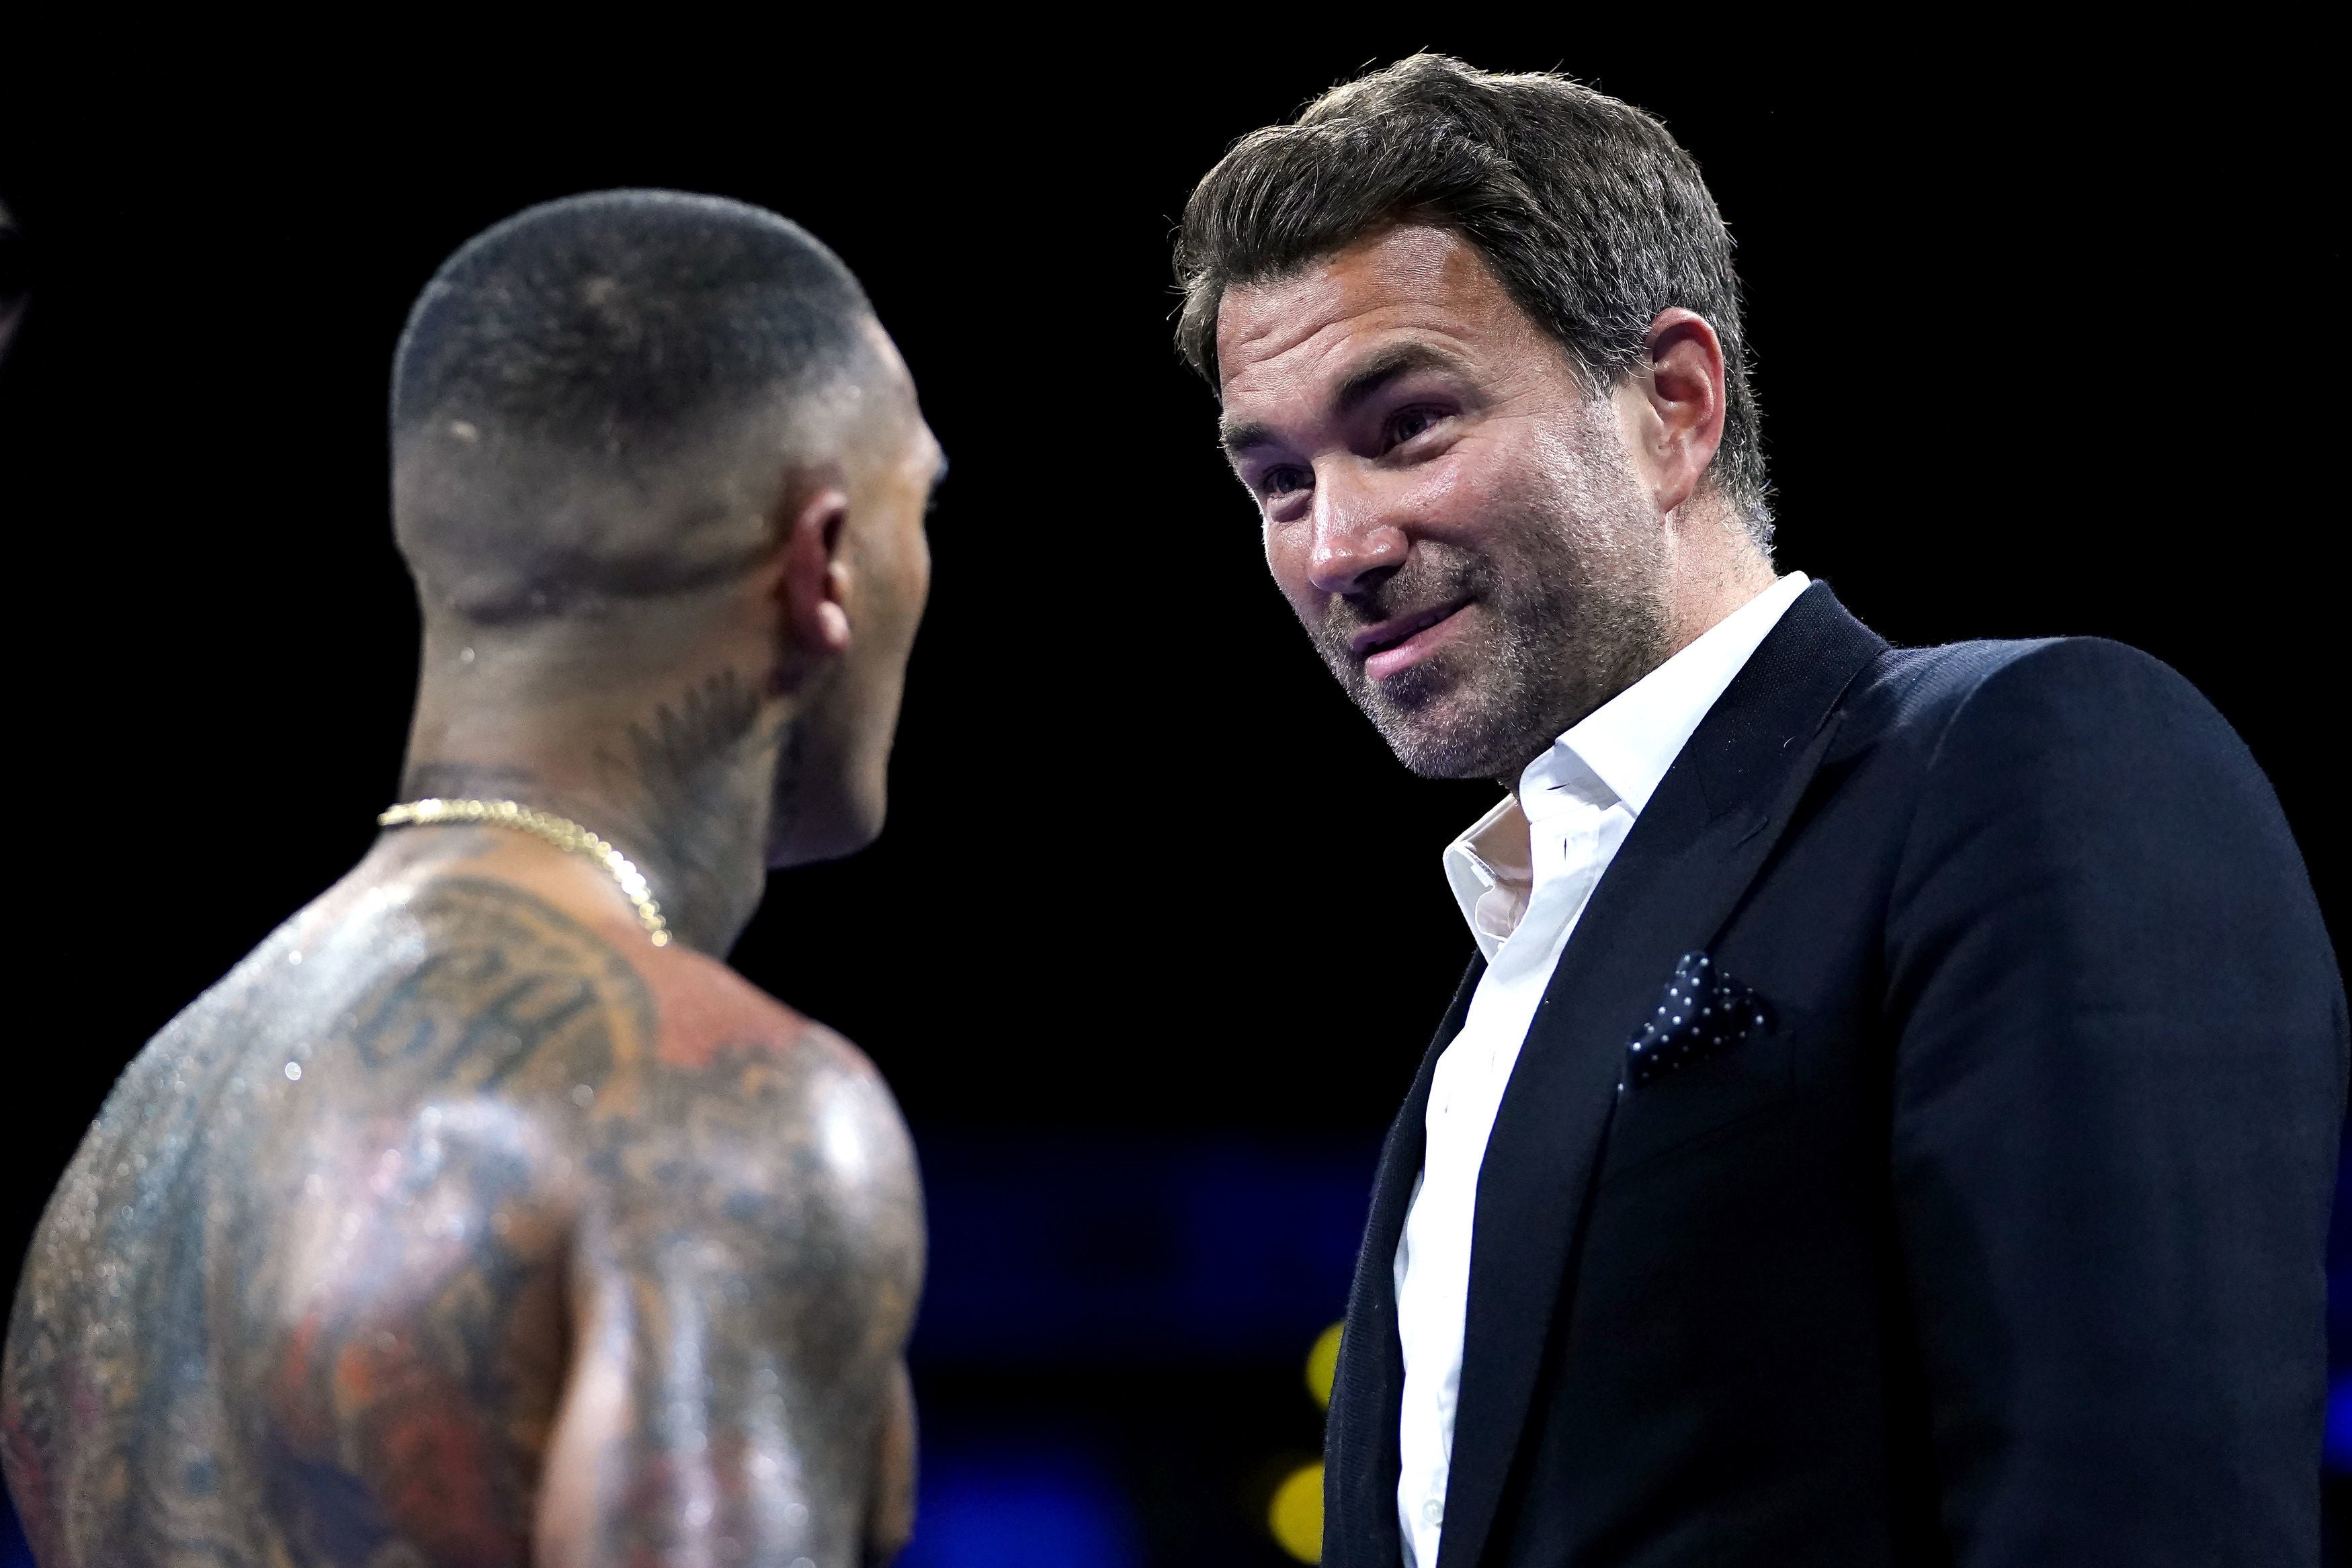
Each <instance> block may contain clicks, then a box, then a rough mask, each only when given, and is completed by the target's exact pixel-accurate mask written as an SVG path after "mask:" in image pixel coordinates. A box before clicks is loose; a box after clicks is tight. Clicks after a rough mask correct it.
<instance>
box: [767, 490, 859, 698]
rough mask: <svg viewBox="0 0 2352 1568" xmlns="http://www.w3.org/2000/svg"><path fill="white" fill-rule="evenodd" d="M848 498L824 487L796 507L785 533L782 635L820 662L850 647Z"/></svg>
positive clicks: (781, 582)
mask: <svg viewBox="0 0 2352 1568" xmlns="http://www.w3.org/2000/svg"><path fill="white" fill-rule="evenodd" d="M848 524H849V497H848V495H847V494H846V493H845V491H843V490H842V488H841V487H840V486H837V485H825V486H819V487H818V488H817V489H815V490H814V491H812V492H810V494H809V495H808V497H806V498H805V499H803V501H802V502H801V504H800V505H799V507H796V508H795V509H794V510H793V514H792V517H791V519H790V520H789V521H788V522H787V523H786V525H785V528H784V549H783V572H782V578H781V580H780V581H779V582H778V584H777V586H778V589H779V591H781V593H782V598H783V601H784V618H785V622H786V627H785V632H784V634H785V635H786V636H787V637H789V638H791V639H792V641H793V646H795V647H797V648H798V649H800V651H801V652H803V653H807V654H809V655H810V656H812V657H814V658H818V659H826V658H832V657H834V656H835V655H837V654H839V653H843V652H844V651H845V650H846V649H847V648H848V646H849V607H848V602H847V601H848V597H849V569H848V567H846V566H845V565H844V564H843V561H842V540H843V535H844V534H845V531H846V530H847V528H848Z"/></svg>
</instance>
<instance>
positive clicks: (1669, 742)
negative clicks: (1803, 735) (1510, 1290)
mask: <svg viewBox="0 0 2352 1568" xmlns="http://www.w3.org/2000/svg"><path fill="white" fill-rule="evenodd" d="M1809 582H1810V579H1808V578H1807V577H1806V576H1805V574H1804V573H1803V572H1801V571H1799V572H1791V573H1790V574H1789V575H1788V576H1786V577H1784V578H1781V579H1780V580H1779V581H1777V582H1775V583H1774V584H1773V585H1772V586H1771V587H1770V588H1768V589H1766V590H1765V591H1763V592H1762V593H1759V594H1758V595H1757V596H1756V597H1755V598H1754V599H1751V600H1749V601H1748V602H1747V603H1746V604H1744V605H1742V606H1740V607H1739V608H1738V610H1735V611H1733V612H1731V613H1730V614H1729V615H1727V616H1726V617H1725V618H1724V619H1723V620H1722V621H1720V622H1717V623H1716V624H1715V625H1714V626H1713V627H1711V628H1709V629H1708V630H1707V631H1706V632H1704V633H1703V634H1702V635H1700V636H1699V637H1698V638H1697V639H1696V641H1694V642H1693V643H1691V644H1690V646H1688V647H1686V648H1685V649H1683V650H1682V652H1680V653H1676V654H1675V656H1674V657H1673V658H1671V659H1668V660H1667V661H1666V662H1665V663H1664V664H1661V665H1659V666H1658V667H1657V668H1656V669H1654V670H1653V671H1651V672H1650V673H1649V674H1646V675H1644V676H1643V677H1642V678H1641V679H1640V680H1638V681H1636V682H1634V683H1633V685H1630V686H1628V687H1626V688H1625V689H1624V690H1623V691H1622V692H1620V693H1619V694H1618V695H1616V696H1614V697H1612V698H1611V699H1610V700H1609V701H1608V702H1606V703H1604V704H1602V705H1601V706H1600V707H1598V708H1595V709H1594V710H1593V711H1592V712H1591V714H1590V715H1589V716H1586V717H1585V718H1584V719H1583V720H1582V721H1581V722H1580V723H1579V724H1578V725H1577V726H1576V727H1574V728H1573V729H1570V731H1569V732H1568V733H1567V734H1566V735H1563V736H1561V737H1559V739H1558V740H1557V741H1555V742H1553V743H1552V746H1551V747H1550V748H1549V750H1547V751H1546V752H1545V753H1544V754H1543V755H1542V756H1541V757H1538V758H1536V759H1535V760H1534V761H1533V762H1530V763H1528V766H1527V770H1526V771H1525V772H1523V773H1521V774H1520V775H1519V788H1518V792H1517V796H1516V797H1514V796H1506V797H1504V799H1503V800H1502V803H1501V804H1499V805H1497V806H1496V808H1495V809H1494V810H1491V811H1489V812H1487V813H1486V815H1485V816H1483V817H1481V818H1479V819H1478V821H1476V822H1475V823H1473V824H1472V825H1471V827H1470V830H1469V831H1467V832H1465V833H1464V834H1463V835H1462V836H1461V837H1460V838H1458V839H1456V840H1454V842H1453V843H1451V844H1449V845H1447V846H1446V850H1445V878H1446V881H1447V882H1448V883H1450V884H1451V885H1452V887H1453V889H1454V898H1455V899H1456V900H1457V901H1459V903H1460V904H1461V905H1462V915H1463V918H1464V919H1465V920H1467V921H1468V922H1469V923H1470V932H1471V935H1472V936H1474V937H1475V939H1476V940H1477V943H1478V950H1479V951H1480V952H1482V953H1484V954H1485V955H1486V974H1484V975H1483V976H1481V977H1479V980H1478V989H1477V991H1476V993H1475V995H1474V996H1473V997H1472V998H1470V1012H1469V1016H1468V1017H1467V1018H1466V1019H1465V1020H1464V1022H1463V1025H1462V1032H1461V1033H1460V1034H1457V1035H1455V1036H1454V1040H1453V1041H1452V1042H1451V1043H1450V1044H1448V1045H1447V1046H1446V1048H1445V1050H1444V1053H1443V1054H1441V1055H1440V1056H1439V1057H1438V1059H1437V1067H1436V1071H1434V1072H1433V1074H1432V1076H1431V1078H1430V1083H1429V1111H1428V1114H1427V1118H1426V1122H1425V1125H1426V1128H1427V1134H1428V1144H1427V1150H1426V1153H1425V1154H1424V1155H1423V1163H1422V1168H1421V1178H1420V1180H1419V1181H1418V1182H1417V1183H1416V1184H1415V1185H1414V1187H1413V1192H1412V1207H1411V1208H1409V1209H1408V1210H1407V1211H1406V1214H1405V1221H1404V1233H1403V1235H1402V1236H1401V1237H1400V1238H1399V1239H1398V1240H1397V1250H1396V1301H1397V1336H1398V1338H1399V1339H1400V1340H1401V1341H1402V1343H1403V1349H1404V1401H1403V1410H1402V1417H1401V1419H1400V1421H1399V1424H1398V1431H1397V1440H1398V1447H1399V1448H1400V1450H1401V1453H1402V1459H1403V1469H1402V1473H1401V1474H1400V1475H1399V1477H1398V1479H1397V1520H1398V1522H1399V1523H1400V1524H1401V1525H1402V1527H1403V1538H1404V1568H1434V1564H1435V1563H1436V1562H1437V1543H1438V1540H1439V1537H1440V1535H1441V1534H1442V1533H1443V1531H1444V1523H1445V1483H1446V1478H1447V1476H1448V1474H1449V1473H1450V1472H1451V1469H1452V1466H1453V1457H1454V1399H1455V1396H1457V1394H1458V1393H1459V1392H1460V1389H1461V1385H1462V1330H1463V1319H1464V1316H1465V1312H1466V1310H1467V1307H1468V1301H1469V1293H1470V1235H1471V1222H1472V1219H1473V1218H1474V1212H1475V1207H1476V1202H1477V1196H1478V1167H1479V1166H1480V1165H1481V1164H1482V1163H1483V1162H1484V1161H1485V1159H1486V1136H1487V1134H1488V1133H1490V1132H1491V1131H1492V1130H1493V1128H1494V1125H1495V1113H1496V1111H1497V1110H1499V1109H1500V1108H1501V1106H1502V1103H1503V1090H1504V1087H1505V1085H1507V1083H1508V1082H1510V1078H1511V1069H1512V1067H1513V1066H1514V1065H1515V1064H1516V1063H1517V1061H1518V1059H1519V1046H1520V1044H1521V1042H1523V1041H1524V1040H1526V1039H1527V1034H1528V1025H1529V1024H1530V1023H1532V1022H1533V1021H1534V1019H1535V1015H1536V1009H1537V1007H1538V1005H1539V1004H1540V1003H1541V1002H1542V1000H1543V994H1544V988H1545V987H1546V986H1547V985H1549V983H1550V980H1551V974H1552V970H1553V969H1555V968H1556V967H1559V956H1560V954H1561V952H1562V951H1563V950H1564V949H1565V948H1566V947H1567V946H1568V939H1569V936H1570V934H1571V933H1573V932H1574V931H1575V929H1576V922H1577V917H1578V916H1579V915H1582V914H1583V913H1584V905H1585V904H1586V902H1587V901H1588V900H1589V899H1591V896H1592V889H1593V886H1594V884H1595V883H1599V882H1600V880H1601V873H1603V872H1605V871H1607V870H1608V869H1609V862H1610V861H1612V859H1614V858H1615V857H1616V854H1617V850H1618V846H1619V845H1621V844H1622V843H1623V842H1624V841H1625V835H1626V833H1627V832H1629V831H1632V829H1633V819H1634V818H1635V817H1637V816H1639V815H1640V814H1641V811H1642V808H1643V807H1644V806H1646V805H1648V804H1649V801H1650V796H1651V794H1652V793H1653V792H1654V790H1655V789H1657V787H1658V781H1659V780H1660V779H1664V777H1665V775H1666V769H1667V768H1669V767H1671V766H1673V764H1674V760H1675V757H1676V755H1677V754H1679V753H1680V752H1681V750H1682V748H1683V747H1684V745H1685V743H1686V742H1688V741H1689V739H1690V737H1691V732H1692V731H1694V730H1696V729H1697V728H1698V726H1699V721H1700V720H1701V719H1703V718H1705V717H1706V711H1707V709H1709V708H1711V707H1713V706H1715V703H1716V699H1717V697H1720V696H1721V695H1723V691H1724V688H1725V687H1726V686H1728V685H1730V684H1731V680H1732V677H1733V676H1734V675H1737V674H1738V673H1739V671H1740V668H1741V666H1742V665H1744V664H1747V663H1748V658H1749V656H1750V655H1752V654H1753V653H1755V652H1756V648H1757V644H1759V643H1762V642H1763V641H1764V638H1765V635H1766V634H1767V633H1768V632H1770V631H1771V630H1772V628H1773V627H1774V626H1776V625H1778V624H1780V617H1781V615H1782V614H1784V613H1785V612H1787V611H1788V608H1789V606H1790V604H1792V603H1794V602H1795V601H1796V598H1797V596H1798V595H1799V594H1801V593H1802V592H1803V591H1805V589H1806V587H1807V586H1808V584H1809Z"/></svg>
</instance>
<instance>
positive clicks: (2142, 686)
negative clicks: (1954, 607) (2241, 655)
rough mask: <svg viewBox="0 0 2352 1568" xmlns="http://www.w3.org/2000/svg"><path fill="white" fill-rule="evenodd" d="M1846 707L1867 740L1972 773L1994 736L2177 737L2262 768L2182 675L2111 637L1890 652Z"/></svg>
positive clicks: (2102, 740)
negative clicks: (1977, 753)
mask: <svg viewBox="0 0 2352 1568" xmlns="http://www.w3.org/2000/svg"><path fill="white" fill-rule="evenodd" d="M1845 706H1846V709H1847V715H1848V717H1847V722H1848V724H1849V725H1851V726H1853V728H1854V729H1855V731H1856V733H1857V737H1868V738H1869V739H1871V740H1875V741H1879V742H1882V743H1885V742H1890V741H1892V742H1896V743H1905V742H1907V743H1909V744H1910V745H1912V746H1915V747H1917V748H1918V749H1919V751H1920V752H1921V754H1922V758H1923V760H1927V761H1931V762H1944V763H1954V762H1958V763H1962V764H1965V761H1966V757H1965V752H1966V750H1967V749H1968V748H1969V747H1970V745H1971V743H1972V742H1973V741H1974V740H1975V739H1976V738H1978V737H1979V736H1981V735H1982V734H1983V733H1984V732H1986V731H1988V730H2002V731H2006V732H2009V733H2010V735H2011V737H2013V738H2015V739H2019V740H2025V739H2028V738H2029V737H2042V738H2045V739H2052V740H2055V739H2059V738H2061V737H2066V738H2068V739H2071V740H2072V741H2073V742H2074V743H2077V744H2081V745H2085V746H2090V747H2097V746H2100V745H2102V744H2106V743H2122V744H2129V743H2131V742H2134V741H2147V740H2152V739H2154V738H2156V737H2158V736H2164V735H2169V743H2170V744H2171V745H2173V746H2175V747H2178V746H2179V745H2180V744H2181V743H2182V742H2184V741H2192V743H2193V739H2202V740H2204V741H2206V742H2208V743H2210V744H2215V745H2218V746H2219V747H2221V749H2222V750H2224V751H2226V752H2227V753H2229V754H2230V755H2231V758H2232V759H2233V760H2237V759H2243V760H2246V761H2249V762H2250V761H2251V758H2247V757H2246V756H2245V748H2244V747H2243V745H2242V743H2241V742H2240V741H2239V740H2238V737H2237V736H2236V733H2235V732H2234V731H2233V730H2231V728H2230V727H2229V725H2228V723H2227V721H2225V720H2224V719H2223V718H2222V717H2221V715H2220V713H2219V712H2217V711H2216V710H2215V709H2214V707H2213V706H2212V704H2210V702H2208V701H2207V700H2206V699H2205V697H2204V695H2202V694H2201V693H2200V692H2199V691H2198V690H2197V688H2196V687H2195V686H2193V685H2190V684H2189V681H2188V680H2186V679H2185V678H2184V677H2183V676H2181V674H2179V672H2178V671H2176V670H2174V669H2173V668H2172V667H2171V666H2170V665H2168V664H2165V663H2164V662H2163V661H2162V660H2160V659H2158V658H2157V657H2156V656H2155V655H2153V654H2151V653H2144V652H2142V651H2141V650H2139V649H2137V648H2134V647H2132V646H2130V645H2128V644H2127V643H2116V642H2113V641H2110V640H2109V639H2107V638H2105V637H2044V638H2034V639H1999V640H1995V639H1986V640H1981V641H1975V642H1967V643H1945V644H1943V645H1941V646H1937V647H1931V648H1890V649H1888V650H1887V651H1886V652H1885V653H1882V654H1881V655H1880V656H1879V657H1878V659H1877V660H1876V661H1874V664H1873V665H1872V667H1871V668H1870V669H1869V670H1868V671H1866V672H1864V675H1863V677H1862V679H1861V680H1860V681H1858V682H1856V683H1855V689H1854V690H1853V693H1852V694H1851V695H1849V697H1848V699H1847V702H1846V705H1845ZM2184 725H2185V726H2186V731H2185V733H2184V732H2183V731H2182V727H2183V726H2184ZM1955 747H1959V748H1960V751H1959V752H1958V753H1956V752H1955V750H1954V748H1955Z"/></svg>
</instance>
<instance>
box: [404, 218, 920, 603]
mask: <svg viewBox="0 0 2352 1568" xmlns="http://www.w3.org/2000/svg"><path fill="white" fill-rule="evenodd" d="M912 413H913V401H912V394H911V389H910V388H909V387H908V386H907V384H906V376H905V371H904V370H903V367H901V366H900V365H899V364H898V360H897V356H896V354H895V352H894V351H892V350H890V348H889V346H888V341H887V338H886V337H885V336H884V335H883V333H882V330H881V328H880V326H879V324H878V323H877V321H876V320H875V319H874V313H873V308H872V307H871V306H870V305H869V304H868V303H867V301H866V293H865V290H864V289H862V288H861V287H859V286H858V283H857V280H856V277H853V276H852V275H851V273H850V271H849V269H848V268H847V267H845V266H843V265H842V263H841V261H840V259H839V258H838V257H836V256H835V255H834V254H833V253H832V252H831V251H830V250H828V249H826V248H825V246H824V245H823V244H822V243H820V242H819V241H818V240H817V239H816V238H815V237H814V235H810V234H809V233H808V232H807V231H806V230H804V229H803V228H801V227H800V226H799V225H796V224H793V223H792V222H791V221H789V220H788V219H785V218H782V217H779V216H778V215H776V214H773V213H771V212H767V211H765V210H763V209H761V208H759V207H754V206H750V205H747V204H743V203H740V202H732V201H726V200H722V199H719V198H717V197H711V196H693V195H685V194H680V193H676V192H668V191H609V192H602V193H595V194H592V195H583V196H574V197H570V198H567V199H565V200H563V201H559V202H551V203H548V204H545V205H542V206H537V207H532V208H530V209H529V210H527V211H525V212H522V213H520V214H517V215H516V216H514V217H511V218H509V219H508V220H507V221H505V222H504V223H501V224H499V225H496V226H494V227H492V228H489V229H488V230H485V231H484V232H483V233H482V234H480V235H476V236H475V237H474V238H473V239H471V240H469V241H467V243H466V245H465V246H462V247H461V248H460V249H459V250H458V251H457V254H456V255H454V256H451V257H450V258H449V259H448V260H447V261H446V263H444V264H443V266H442V267H441V269H440V271H438V272H437V273H436V274H435V275H434V277H433V280H432V282H431V283H429V284H427V285H426V286H425V291H424V293H423V294H422V295H421V296H420V297H419V298H418V299H417V301H416V305H415V308H414V310H412V311H411V313H410V315H409V319H408V325H407V329H406V330H405V331H404V333H403V334H402V336H401V340H400V349H399V353H398V357H397V360H396V361H395V363H394V375H393V406H392V436H393V461H394V518H395V524H396V528H397V532H398V537H399V539H400V545H401V549H402V552H403V553H404V555H405V556H406V557H407V559H408V561H409V565H410V568H411V570H413V571H415V574H416V578H417V581H418V585H419V588H420V590H421V591H422V592H423V593H424V596H425V601H426V604H427V608H428V611H435V612H446V613H454V614H456V615H457V616H459V617H461V618H463V619H464V620H467V621H469V622H476V623H478V624H482V625H485V626H489V625H497V624H500V623H509V622H528V621H535V620H541V619H544V618H548V617H558V616H565V615H570V614H574V613H580V612H587V613H600V612H609V611H610V610H612V609H614V608H616V607H618V606H620V605H623V604H626V603H629V602H632V601H653V600H657V599H661V598H664V597H666V596H669V595H672V594H676V593H678V592H681V591H689V590H693V589H697V588H700V587H704V586H708V585H710V584H713V583H717V582H721V581H724V580H727V579H729V578H730V577H731V576H734V575H736V574H738V573H740V572H741V571H743V570H747V569H748V568H750V567H751V565H752V564H754V563H755V562H757V561H758V560H759V559H761V558H762V557H763V556H764V555H765V554H766V553H767V552H768V551H769V550H770V549H772V546H773V545H774V543H775V540H776V538H777V527H778V517H777V510H778V507H779V505H780V502H781V499H782V483H783V480H784V479H785V477H786V476H787V475H789V474H790V473H791V472H792V471H793V470H795V469H805V468H821V467H823V466H824V465H827V464H828V463H830V462H833V461H834V460H835V459H836V458H838V457H839V456H840V455H841V454H842V452H843V450H844V448H845V445H847V444H850V442H851V438H852V435H853V434H854V433H855V432H856V430H857V429H858V428H859V427H860V426H861V425H862V424H863V423H865V422H866V421H867V420H870V419H872V418H875V417H877V416H884V417H887V416H890V415H894V414H895V415H899V416H902V417H912Z"/></svg>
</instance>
